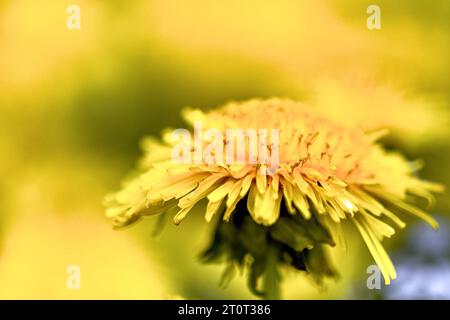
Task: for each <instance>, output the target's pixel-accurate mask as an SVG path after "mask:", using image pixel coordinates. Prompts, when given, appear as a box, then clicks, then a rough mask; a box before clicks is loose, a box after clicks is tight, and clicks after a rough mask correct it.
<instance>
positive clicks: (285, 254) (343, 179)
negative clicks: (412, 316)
mask: <svg viewBox="0 0 450 320" xmlns="http://www.w3.org/2000/svg"><path fill="white" fill-rule="evenodd" d="M184 117H185V119H186V122H187V123H188V124H189V125H191V128H194V130H193V131H194V132H193V133H192V135H190V134H189V132H186V131H182V132H179V131H176V130H175V131H173V132H172V133H171V132H170V130H166V132H165V134H164V135H163V139H162V141H161V142H158V141H157V140H155V139H153V138H147V139H146V140H144V141H143V148H144V156H143V157H142V159H141V161H140V166H139V169H140V173H139V174H138V175H137V177H135V178H132V179H131V180H130V181H128V182H126V183H125V185H124V188H123V189H122V190H120V191H119V192H117V193H115V194H112V195H110V196H108V197H107V199H106V204H107V205H108V206H109V208H108V210H107V216H108V217H109V218H111V219H112V220H113V223H114V225H115V226H116V227H122V226H126V225H129V224H131V223H133V222H135V221H137V220H139V219H140V218H141V217H143V216H151V215H158V214H170V213H171V212H173V221H174V223H175V224H179V223H181V222H182V220H183V219H188V217H189V212H190V211H191V210H192V209H193V208H194V206H195V205H197V204H198V203H201V202H202V201H207V205H206V209H205V213H204V217H205V220H206V222H211V220H213V219H214V217H215V216H216V215H217V216H218V217H219V218H218V222H217V223H216V224H217V226H216V229H215V234H214V238H213V240H212V243H211V245H210V247H209V248H207V249H206V250H205V252H204V253H203V259H204V260H206V261H212V260H216V259H219V258H222V259H224V260H225V261H226V263H227V269H226V271H225V273H224V280H225V281H226V280H227V279H226V278H229V277H230V275H232V274H233V271H234V268H235V267H240V268H248V269H249V271H248V284H249V287H250V289H251V290H252V292H253V293H255V294H257V295H261V296H263V297H269V298H274V297H278V292H279V288H278V286H279V283H280V281H281V272H282V271H283V270H282V269H283V268H286V267H287V268H294V269H297V270H303V271H305V272H307V273H308V274H310V275H311V277H313V278H314V279H315V280H316V281H317V282H319V283H320V282H321V281H322V278H323V277H333V276H336V272H335V271H334V268H333V266H332V262H331V261H329V258H327V250H329V248H332V247H334V246H336V245H345V244H344V243H345V241H346V235H345V232H343V230H342V228H341V225H342V224H343V223H346V222H350V223H353V225H354V226H355V228H356V229H357V230H358V232H359V233H360V235H361V237H362V239H363V240H364V242H365V244H366V245H367V248H368V250H369V251H370V253H371V255H372V257H373V259H374V260H375V262H376V263H377V265H378V267H379V268H380V271H381V273H382V275H383V277H384V281H385V284H390V282H391V279H395V278H396V271H395V267H394V265H393V264H392V262H391V260H390V258H389V256H388V254H387V252H386V250H385V249H384V248H383V245H382V240H383V239H384V238H386V237H387V238H389V237H391V236H393V235H394V234H395V232H396V229H403V228H404V227H405V225H406V223H405V222H404V221H403V220H402V216H403V215H405V214H406V215H413V216H416V217H418V218H420V219H422V220H424V221H425V222H427V223H428V224H429V225H430V226H431V227H433V228H435V229H437V228H438V224H437V222H436V221H435V220H434V219H433V217H432V216H431V215H429V214H428V213H426V212H425V211H423V210H421V209H420V208H418V207H417V206H416V204H415V202H416V201H415V200H416V198H423V199H424V200H425V201H427V202H428V203H432V202H433V195H432V192H439V191H442V190H443V188H442V186H440V185H439V184H435V183H432V182H428V181H424V180H421V179H419V178H418V177H417V176H416V171H417V169H418V167H419V165H418V163H414V162H410V161H408V160H406V159H405V158H404V157H403V156H402V155H401V154H399V153H395V152H392V151H386V150H384V149H383V147H382V146H381V145H380V144H378V142H377V140H378V139H379V138H380V137H381V136H382V135H384V134H385V133H386V132H384V131H378V132H369V133H366V132H363V131H362V130H360V129H357V128H352V127H346V126H345V125H340V124H338V123H335V122H333V121H331V120H328V119H327V118H325V117H323V116H319V115H317V114H316V113H315V112H314V111H313V110H312V108H311V107H310V106H307V105H304V104H302V103H299V102H294V101H292V100H287V99H277V98H272V99H268V100H259V99H254V100H249V101H245V102H232V103H229V104H226V105H224V106H222V107H219V108H217V109H214V110H212V111H209V112H206V113H204V112H202V111H201V110H199V109H192V108H189V109H186V110H185V111H184ZM200 125H201V127H200V128H199V126H200ZM199 129H201V130H199ZM269 132H270V134H269ZM181 133H183V134H184V135H183V134H181ZM261 279H262V280H261Z"/></svg>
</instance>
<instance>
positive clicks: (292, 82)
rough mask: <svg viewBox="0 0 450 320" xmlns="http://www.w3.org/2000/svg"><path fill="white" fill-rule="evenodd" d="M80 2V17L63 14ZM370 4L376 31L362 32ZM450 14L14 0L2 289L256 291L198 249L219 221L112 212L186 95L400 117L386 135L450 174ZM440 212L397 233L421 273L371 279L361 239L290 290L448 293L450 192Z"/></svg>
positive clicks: (363, 117) (7, 37) (3, 293)
mask: <svg viewBox="0 0 450 320" xmlns="http://www.w3.org/2000/svg"><path fill="white" fill-rule="evenodd" d="M73 4H75V5H77V6H79V8H80V9H81V28H80V29H79V30H78V29H75V30H70V29H68V28H67V26H66V22H67V19H68V17H69V16H70V14H68V13H67V12H66V10H67V8H68V7H69V6H70V5H73ZM370 4H377V5H378V6H379V7H380V8H381V29H380V30H369V29H368V28H367V27H366V20H367V18H368V16H369V15H368V14H367V13H366V10H367V7H368V6H369V5H370ZM449 21H450V2H449V1H448V0H431V1H421V0H400V1H387V0H385V1H381V0H380V1H363V0H341V1H331V0H330V1H326V0H318V1H300V0H293V1H287V0H281V1H272V0H270V1H257V0H246V1H240V0H239V1H238V0H227V1H211V0H189V1H177V0H147V1H141V0H133V1H132V0H128V1H95V0H89V1H88V0H73V1H63V0H40V1H33V0H14V1H12V0H3V1H0V150H1V157H0V298H26V299H37V298H39V299H41V298H42V299H52V298H59V299H72V298H75V299H76V298H86V299H91V298H114V299H116V298H117V299H127V298H134V299H154V298H156V299H178V298H191V299H192V298H193V299H222V298H224V299H230V298H234V299H240V298H252V296H251V295H250V294H249V293H248V291H247V290H246V289H245V283H244V282H245V281H244V278H243V277H237V278H236V279H235V280H234V281H233V282H232V283H231V285H230V286H229V287H228V288H226V289H222V288H219V287H218V283H219V278H220V274H221V272H222V269H221V267H220V266H204V265H202V264H201V263H200V262H199V261H198V253H199V252H200V250H201V249H202V248H203V246H204V244H205V243H206V242H207V241H208V237H209V236H210V234H209V232H208V231H209V230H211V228H208V226H206V225H205V223H203V220H202V219H203V218H202V215H200V214H197V215H195V214H192V215H190V216H189V218H188V219H186V220H185V221H184V222H183V224H182V225H180V226H177V227H176V226H173V225H172V224H171V223H167V225H166V226H165V230H164V231H163V232H162V233H161V234H160V235H158V236H156V237H153V236H152V233H153V230H154V226H155V224H156V223H157V221H156V220H158V219H157V218H153V219H152V218H149V219H147V220H145V221H143V222H142V223H141V224H138V225H136V226H134V227H132V228H129V229H126V230H123V231H113V230H112V228H111V226H110V224H109V221H107V219H106V218H104V212H103V208H102V198H103V196H104V195H105V194H106V193H108V192H110V191H113V190H115V189H117V188H118V187H119V182H120V180H121V179H122V178H123V177H124V176H125V175H126V174H127V173H128V172H129V171H130V170H132V168H133V166H134V164H135V162H136V160H137V158H138V156H139V154H140V150H139V141H140V139H141V138H142V137H143V136H145V135H155V136H157V135H159V133H160V131H161V130H162V129H163V128H164V127H166V126H171V127H183V126H184V124H183V122H182V120H181V117H180V115H179V111H180V110H181V108H183V107H184V106H197V107H202V108H205V109H207V108H211V107H215V106H217V105H220V104H223V103H225V102H227V101H230V100H237V99H246V98H252V97H271V96H283V97H290V98H294V99H299V100H302V101H305V102H307V103H309V104H311V105H312V106H314V107H315V108H316V109H317V110H318V111H319V112H322V113H324V114H327V115H328V116H330V117H332V118H334V119H336V120H337V121H341V122H344V123H347V124H351V125H356V126H360V127H363V128H365V129H375V128H382V127H386V128H388V129H389V130H390V135H389V136H387V137H386V138H384V140H383V143H384V144H385V145H387V146H388V147H389V148H395V149H400V150H401V151H402V152H404V153H405V154H406V155H407V156H408V157H409V158H411V159H421V160H423V163H424V169H423V170H422V171H421V175H422V177H424V178H425V179H429V180H434V181H438V182H441V183H443V184H445V185H447V186H449V185H450V170H448V163H449V162H450V129H449V125H450V123H449V122H450V121H449V119H450V90H449V86H450V63H449V54H450V41H449V40H450V39H449V31H450V24H449ZM434 212H435V213H436V214H439V219H440V221H441V224H442V225H443V227H442V228H441V230H440V231H439V233H438V234H435V233H433V234H432V235H429V234H428V232H429V231H430V230H428V229H427V228H423V226H422V223H418V224H417V227H415V228H413V229H412V231H411V232H410V234H404V237H403V238H402V237H400V239H399V240H396V241H395V243H394V242H387V246H388V247H390V249H391V250H392V251H391V252H392V253H393V260H394V263H395V264H396V265H398V266H399V270H398V271H399V272H400V273H401V274H402V272H403V271H402V270H403V269H405V270H406V271H404V273H405V274H408V272H409V274H411V272H413V273H414V272H415V273H414V276H412V275H411V276H410V277H409V276H406V275H405V276H404V278H402V279H399V281H398V282H394V284H393V285H392V286H391V288H388V289H389V290H381V291H378V290H375V291H370V290H368V289H367V288H366V286H365V283H366V278H367V274H366V268H367V267H368V266H369V265H371V264H373V261H371V259H370V257H369V255H368V253H366V250H362V249H364V248H363V243H362V241H360V239H359V237H358V236H357V235H355V236H354V237H355V241H354V242H352V246H350V247H349V248H348V250H347V251H345V252H344V251H342V252H335V255H336V256H339V257H341V258H340V259H339V260H337V261H336V265H337V267H338V270H339V271H340V273H341V279H340V280H339V281H337V282H330V283H328V284H327V288H320V289H318V288H316V287H315V286H314V285H312V283H311V282H310V281H309V280H308V279H307V278H305V277H303V276H302V275H298V274H292V275H288V276H287V278H286V279H285V286H284V297H285V298H290V299H301V298H310V299H316V298H333V299H335V298H398V297H405V294H406V297H409V296H408V292H412V291H414V290H415V292H418V291H420V292H423V295H424V297H425V298H435V297H447V298H450V297H449V296H450V295H449V290H450V289H449V288H450V280H449V277H448V274H449V261H450V260H449V256H450V255H449V253H450V249H449V247H448V246H446V245H445V244H448V239H449V233H450V230H449V229H450V228H449V227H448V226H449V218H448V217H449V216H450V199H449V197H448V193H445V194H443V195H441V196H439V198H438V199H437V205H436V206H435V207H434ZM412 223H414V222H412ZM209 227H211V226H209ZM348 232H352V231H351V230H349V231H348ZM402 234H403V233H402ZM433 239H434V240H433ZM442 239H443V240H442ZM433 241H434V242H433ZM430 243H431V245H429V246H428V247H426V246H424V245H426V244H430ZM439 243H441V245H439ZM442 243H444V244H442ZM424 248H425V249H424ZM436 248H437V249H436ZM402 250H403V251H404V250H409V251H407V252H413V253H414V254H413V256H414V257H416V258H417V259H419V260H418V261H419V262H420V263H416V264H414V263H415V262H414V261H413V262H411V261H404V260H402V255H403V253H402V252H403V251H402ZM433 250H441V251H439V252H438V253H436V255H435V256H431V258H430V252H433ZM343 255H344V257H345V258H344V259H343V258H342V256H343ZM436 256H438V257H439V259H434V258H433V257H436ZM421 257H422V258H421ZM416 262H417V261H416ZM69 265H77V266H79V267H80V272H81V287H80V289H79V290H71V289H68V287H67V285H66V281H67V278H68V276H69V275H68V274H67V272H66V271H67V266H69ZM432 268H437V269H432ZM411 270H412V271H411ZM430 270H431V271H430ZM432 270H435V271H432ZM439 270H440V271H439ZM427 272H428V273H427ZM430 272H431V273H430ZM430 274H433V276H436V277H437V280H433V281H434V282H433V281H432V280H430ZM413 278H414V279H416V281H415V282H414V281H412V280H410V279H413ZM417 279H418V280H417ZM424 279H428V280H426V281H423V280H424ZM420 280H422V283H421V286H422V287H420V288H421V289H411V288H414V287H413V286H412V283H413V282H414V283H417V281H419V282H420ZM405 283H406V286H407V288H409V289H404V286H405ZM436 283H437V284H436ZM396 286H397V287H396ZM401 286H403V287H401ZM408 286H409V287H408ZM396 288H397V289H396ZM424 288H425V289H424ZM402 290H403V291H402ZM427 290H428V291H427ZM399 292H400V293H399ZM402 293H403V296H402ZM411 297H412V296H411Z"/></svg>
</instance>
